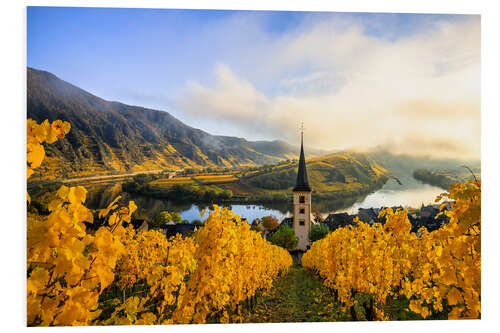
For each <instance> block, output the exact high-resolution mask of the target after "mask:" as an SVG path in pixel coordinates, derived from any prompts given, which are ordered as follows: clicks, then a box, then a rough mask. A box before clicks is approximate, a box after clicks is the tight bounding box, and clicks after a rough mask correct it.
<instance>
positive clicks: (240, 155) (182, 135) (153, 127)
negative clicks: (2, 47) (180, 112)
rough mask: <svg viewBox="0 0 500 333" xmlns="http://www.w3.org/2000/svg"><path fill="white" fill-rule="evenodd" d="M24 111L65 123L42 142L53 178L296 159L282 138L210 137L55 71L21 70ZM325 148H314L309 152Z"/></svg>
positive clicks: (40, 118) (295, 151) (293, 149)
mask: <svg viewBox="0 0 500 333" xmlns="http://www.w3.org/2000/svg"><path fill="white" fill-rule="evenodd" d="M27 88H28V89H27V116H28V118H32V119H34V120H36V121H38V122H41V121H44V120H45V119H49V121H54V120H56V119H61V120H65V121H69V122H70V123H71V126H72V128H71V131H70V133H69V134H68V135H67V139H65V140H61V141H59V142H57V143H56V144H54V145H47V146H46V150H47V162H46V163H45V165H44V167H43V168H42V170H41V171H42V173H53V174H54V175H55V176H64V175H66V176H67V175H69V174H74V173H77V174H85V173H99V172H127V171H143V170H152V169H178V168H184V167H239V166H252V165H262V164H270V163H276V162H279V161H281V160H284V159H290V158H296V156H297V155H298V148H297V147H295V146H293V145H290V144H288V143H287V142H285V141H281V140H273V141H248V140H246V139H244V138H239V137H232V136H217V135H211V134H209V133H207V132H205V131H203V130H201V129H197V128H194V127H191V126H189V125H187V124H184V123H183V122H182V121H180V120H178V119H177V118H175V117H174V116H172V115H171V114H170V113H169V112H167V111H162V110H155V109H148V108H144V107H140V106H132V105H127V104H124V103H121V102H117V101H107V100H105V99H103V98H101V97H98V96H96V95H93V94H91V93H89V92H87V91H85V90H83V89H81V88H79V87H77V86H75V85H73V84H71V83H68V82H66V81H64V80H61V79H59V78H58V77H57V76H55V75H54V74H52V73H50V72H47V71H41V70H37V69H34V68H29V67H28V68H27ZM323 152H324V151H321V150H312V149H311V152H310V154H313V155H314V154H315V153H316V155H318V154H321V153H323Z"/></svg>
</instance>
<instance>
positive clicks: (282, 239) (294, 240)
mask: <svg viewBox="0 0 500 333" xmlns="http://www.w3.org/2000/svg"><path fill="white" fill-rule="evenodd" d="M269 241H271V243H273V244H275V245H278V246H281V247H283V248H285V249H287V250H293V249H295V248H296V247H297V244H298V243H299V238H298V237H297V236H295V231H293V229H292V228H290V227H289V226H287V225H284V226H282V227H281V228H279V229H278V230H276V232H275V233H274V234H273V235H272V236H271V238H270V239H269Z"/></svg>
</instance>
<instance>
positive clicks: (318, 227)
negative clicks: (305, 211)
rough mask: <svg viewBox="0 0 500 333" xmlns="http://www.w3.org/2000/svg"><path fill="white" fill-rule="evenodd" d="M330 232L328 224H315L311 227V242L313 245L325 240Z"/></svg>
mask: <svg viewBox="0 0 500 333" xmlns="http://www.w3.org/2000/svg"><path fill="white" fill-rule="evenodd" d="M329 232H330V229H329V228H328V226H327V225H326V224H323V223H318V224H313V225H312V226H311V231H309V240H310V241H311V243H313V242H315V241H317V240H320V239H322V238H325V236H326V235H328V233H329Z"/></svg>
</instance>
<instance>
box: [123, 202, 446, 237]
mask: <svg viewBox="0 0 500 333" xmlns="http://www.w3.org/2000/svg"><path fill="white" fill-rule="evenodd" d="M451 204H452V202H446V205H445V206H444V207H443V210H450V209H451ZM441 205H442V204H435V205H428V206H424V205H422V206H421V207H420V209H419V210H418V209H417V210H411V213H408V220H409V221H410V223H411V225H412V228H411V232H417V231H418V230H419V229H420V228H421V227H425V228H426V229H427V230H428V231H429V232H431V231H433V230H437V229H439V228H440V227H441V226H442V225H443V224H447V223H448V221H449V218H448V217H447V216H446V215H444V214H441V215H440V214H439V212H440V210H439V209H440V207H441ZM383 208H384V207H381V208H359V210H358V213H357V214H353V215H350V214H348V213H332V214H329V215H328V216H327V217H326V218H321V217H320V216H315V217H313V218H312V220H313V221H314V222H313V223H314V224H324V225H326V226H328V229H329V230H330V232H332V231H335V230H336V229H338V228H343V227H346V226H349V225H351V226H353V227H356V226H357V224H356V223H355V222H354V220H355V218H356V217H358V219H359V221H362V222H365V223H368V224H369V225H373V224H374V223H381V224H384V223H385V217H379V213H380V211H381V210H382V209H383ZM391 208H392V209H393V210H394V211H396V210H397V209H403V207H402V206H395V207H391ZM242 221H244V222H245V223H248V221H247V220H246V219H245V218H242ZM131 223H132V225H133V227H134V229H136V231H137V232H140V231H142V230H148V229H149V228H150V226H149V224H148V222H147V221H145V220H143V219H135V220H132V221H131ZM200 226H201V225H200V224H193V223H174V222H169V223H166V224H164V225H162V226H161V229H162V230H163V232H164V233H165V235H166V236H167V237H171V236H175V235H176V234H181V235H183V236H190V235H192V234H193V233H194V232H195V231H196V230H197V229H198V228H199V227H200ZM251 226H252V228H254V229H255V230H258V231H261V232H262V234H263V236H264V237H266V238H269V237H270V236H272V234H273V233H274V232H276V231H277V230H279V228H281V227H283V226H289V227H290V228H293V217H285V218H284V219H283V220H282V221H281V222H280V223H279V226H278V227H277V228H276V229H274V230H266V229H265V228H264V227H263V226H262V220H261V219H255V220H254V221H252V223H251Z"/></svg>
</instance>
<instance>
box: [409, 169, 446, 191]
mask: <svg viewBox="0 0 500 333" xmlns="http://www.w3.org/2000/svg"><path fill="white" fill-rule="evenodd" d="M413 178H415V179H417V180H420V181H421V182H424V183H427V184H430V185H434V186H437V187H441V188H442V189H445V190H447V189H448V188H449V187H450V185H451V184H453V183H454V180H453V179H451V178H450V177H447V176H445V175H442V174H438V173H434V172H432V171H430V170H427V169H417V170H415V171H413Z"/></svg>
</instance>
